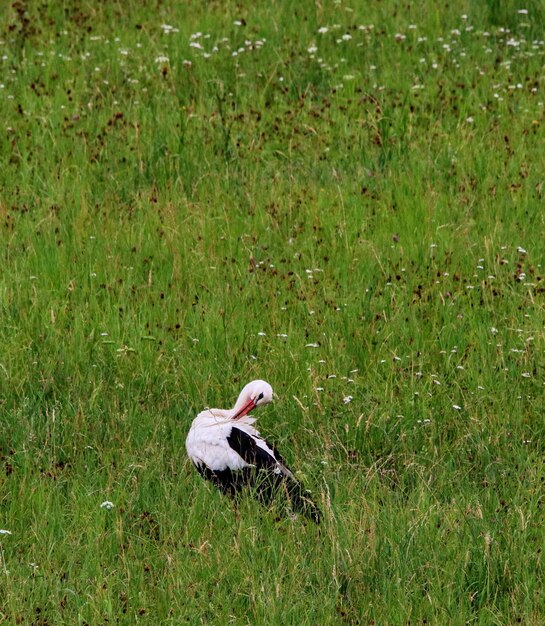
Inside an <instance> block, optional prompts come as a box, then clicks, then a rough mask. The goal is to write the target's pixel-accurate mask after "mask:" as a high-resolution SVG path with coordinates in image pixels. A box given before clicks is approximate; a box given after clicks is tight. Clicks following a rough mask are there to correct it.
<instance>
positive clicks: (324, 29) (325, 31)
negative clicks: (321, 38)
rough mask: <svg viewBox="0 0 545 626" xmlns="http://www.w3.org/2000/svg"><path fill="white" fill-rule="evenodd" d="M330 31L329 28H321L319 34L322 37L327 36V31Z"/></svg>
mask: <svg viewBox="0 0 545 626" xmlns="http://www.w3.org/2000/svg"><path fill="white" fill-rule="evenodd" d="M328 30H329V28H328V27H327V26H321V27H320V28H319V29H318V32H319V33H320V35H325V34H326V33H327V31H328Z"/></svg>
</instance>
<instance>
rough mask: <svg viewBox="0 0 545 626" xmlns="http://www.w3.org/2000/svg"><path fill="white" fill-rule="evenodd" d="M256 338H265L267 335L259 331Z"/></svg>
mask: <svg viewBox="0 0 545 626" xmlns="http://www.w3.org/2000/svg"><path fill="white" fill-rule="evenodd" d="M257 336H258V337H266V336H267V333H264V332H263V331H260V332H258V333H257Z"/></svg>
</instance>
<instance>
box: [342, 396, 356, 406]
mask: <svg viewBox="0 0 545 626" xmlns="http://www.w3.org/2000/svg"><path fill="white" fill-rule="evenodd" d="M353 399H354V398H352V396H345V397H344V398H343V403H344V404H350V403H351V402H352V400H353Z"/></svg>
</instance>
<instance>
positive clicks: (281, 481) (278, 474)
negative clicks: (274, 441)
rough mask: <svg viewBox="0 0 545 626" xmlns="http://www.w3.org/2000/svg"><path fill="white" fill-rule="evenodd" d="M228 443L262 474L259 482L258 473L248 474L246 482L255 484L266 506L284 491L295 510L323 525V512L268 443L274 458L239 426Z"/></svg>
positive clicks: (258, 494) (231, 433)
mask: <svg viewBox="0 0 545 626" xmlns="http://www.w3.org/2000/svg"><path fill="white" fill-rule="evenodd" d="M227 442H228V443H229V445H230V446H231V448H232V449H233V450H234V451H235V452H237V453H238V454H240V456H241V457H242V458H243V459H244V460H245V461H246V463H248V464H249V465H253V466H254V468H255V469H256V470H257V473H259V474H261V476H260V478H259V479H258V478H257V476H256V472H255V471H254V472H253V473H252V474H245V477H244V479H245V480H246V481H248V484H253V487H254V488H255V490H256V495H257V496H258V498H259V499H260V500H261V501H262V502H263V503H264V504H267V503H269V502H271V501H272V500H273V498H274V497H275V494H276V493H278V491H279V490H281V489H282V488H283V489H285V490H286V495H287V496H288V498H289V499H290V501H291V504H292V507H293V509H294V510H295V511H300V512H301V513H303V515H306V516H307V517H309V518H310V519H312V520H313V521H314V522H316V523H317V524H318V523H319V522H320V518H321V512H320V510H319V509H318V507H317V506H316V504H315V503H314V502H313V501H312V498H311V496H310V493H309V492H308V491H307V490H305V489H304V488H303V487H302V485H301V483H299V482H298V481H297V480H296V479H295V478H294V477H293V476H292V475H291V472H289V470H288V473H289V475H288V474H286V473H285V472H284V471H283V470H282V469H281V467H279V463H280V464H281V465H282V466H283V467H284V468H285V464H284V461H283V459H282V457H281V456H280V455H279V454H278V452H277V451H276V450H275V449H274V448H273V447H272V446H271V445H270V444H269V443H268V442H267V446H268V447H269V448H270V449H271V450H272V451H273V453H274V456H272V455H271V454H269V453H268V452H267V451H266V450H263V448H261V447H259V446H258V445H257V443H256V441H255V439H254V438H253V437H252V436H251V435H249V434H248V433H246V432H244V431H243V430H240V429H238V428H235V427H233V428H232V429H231V432H230V434H229V436H228V437H227ZM244 469H245V470H248V469H250V468H244Z"/></svg>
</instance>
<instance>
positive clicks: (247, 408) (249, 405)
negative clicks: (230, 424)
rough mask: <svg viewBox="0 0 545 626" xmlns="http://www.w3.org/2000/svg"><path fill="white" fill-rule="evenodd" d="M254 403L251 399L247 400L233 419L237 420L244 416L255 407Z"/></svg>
mask: <svg viewBox="0 0 545 626" xmlns="http://www.w3.org/2000/svg"><path fill="white" fill-rule="evenodd" d="M255 406H256V404H255V402H254V401H253V400H249V401H248V403H247V404H245V405H244V406H243V407H242V408H241V409H240V411H239V412H238V413H237V414H236V415H234V416H233V419H234V420H238V419H240V418H241V417H244V416H245V415H247V414H248V413H249V412H250V411H251V410H252V409H253V408H255Z"/></svg>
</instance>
